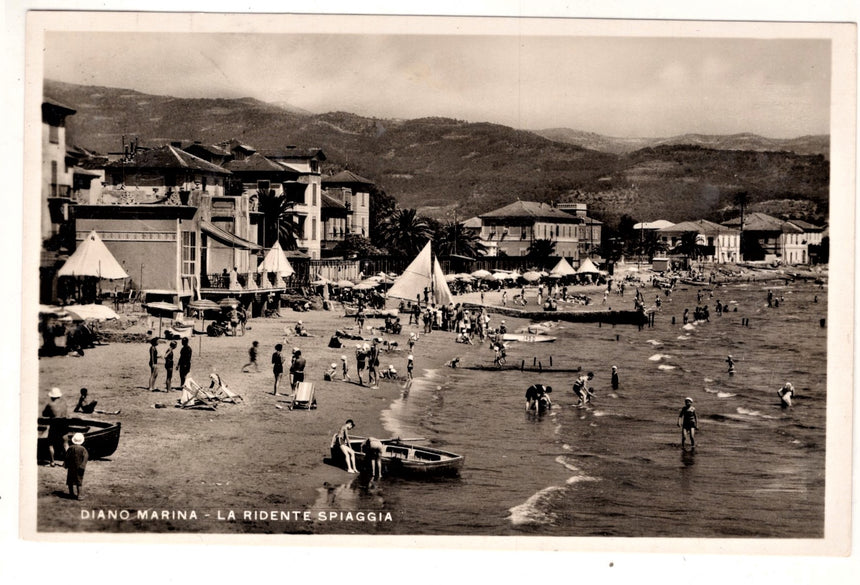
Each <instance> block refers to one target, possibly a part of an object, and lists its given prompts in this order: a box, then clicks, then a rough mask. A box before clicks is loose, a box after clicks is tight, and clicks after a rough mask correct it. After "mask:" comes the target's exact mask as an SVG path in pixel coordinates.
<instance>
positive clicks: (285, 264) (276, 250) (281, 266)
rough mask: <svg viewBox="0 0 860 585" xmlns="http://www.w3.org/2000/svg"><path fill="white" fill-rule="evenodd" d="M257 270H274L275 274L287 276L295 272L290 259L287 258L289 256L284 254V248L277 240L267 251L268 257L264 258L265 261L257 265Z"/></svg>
mask: <svg viewBox="0 0 860 585" xmlns="http://www.w3.org/2000/svg"><path fill="white" fill-rule="evenodd" d="M257 272H274V273H275V274H277V275H279V276H281V277H283V278H286V277H288V276H290V275H291V274H292V273H293V272H295V270H293V267H292V265H291V264H290V261H289V260H287V256H286V255H285V254H284V250H283V249H282V248H281V244H280V242H275V245H274V246H272V249H271V250H269V251H268V252H266V257H265V258H263V261H262V262H260V265H259V266H257Z"/></svg>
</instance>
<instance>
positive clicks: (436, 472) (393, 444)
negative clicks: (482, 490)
mask: <svg viewBox="0 0 860 585" xmlns="http://www.w3.org/2000/svg"><path fill="white" fill-rule="evenodd" d="M366 440H367V439H366V438H365V437H350V439H349V444H350V447H352V450H353V451H355V463H356V466H357V467H358V469H360V470H361V469H365V468H366V469H370V461H369V460H367V456H366V454H365V453H364V443H365V441H366ZM380 442H381V443H382V474H383V475H397V476H425V477H428V476H445V475H457V474H459V472H460V468H461V467H462V466H463V461H464V460H465V457H463V456H462V455H457V454H456V453H451V452H449V451H442V450H441V449H433V448H432V447H424V446H422V445H415V444H413V443H407V442H403V441H401V440H400V439H384V440H382V441H380ZM331 458H332V460H333V461H334V462H335V463H338V464H341V465H344V466H345V465H346V462H345V460H344V455H343V451H341V450H340V446H338V445H337V444H336V443H335V444H333V445H332V446H331Z"/></svg>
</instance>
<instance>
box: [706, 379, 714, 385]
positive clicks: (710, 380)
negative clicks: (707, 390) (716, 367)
mask: <svg viewBox="0 0 860 585" xmlns="http://www.w3.org/2000/svg"><path fill="white" fill-rule="evenodd" d="M708 382H713V379H711V378H705V383H706V384H707V383H708Z"/></svg>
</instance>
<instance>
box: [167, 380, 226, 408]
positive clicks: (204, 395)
mask: <svg viewBox="0 0 860 585" xmlns="http://www.w3.org/2000/svg"><path fill="white" fill-rule="evenodd" d="M216 406H217V401H216V398H215V395H214V394H212V393H210V392H208V391H207V390H206V389H205V388H203V386H201V385H200V384H198V383H197V382H195V381H194V380H193V379H192V378H186V379H185V385H184V386H182V396H180V397H179V401H178V404H177V405H176V407H177V408H196V409H199V410H215V407H216Z"/></svg>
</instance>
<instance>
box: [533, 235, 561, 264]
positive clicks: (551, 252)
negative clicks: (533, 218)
mask: <svg viewBox="0 0 860 585" xmlns="http://www.w3.org/2000/svg"><path fill="white" fill-rule="evenodd" d="M552 256H555V242H554V241H553V240H533V241H532V243H531V244H529V249H528V250H527V251H526V257H527V258H529V259H530V260H532V261H534V262H535V263H536V264H539V265H541V266H546V263H547V261H548V260H549V258H550V257H552Z"/></svg>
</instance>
